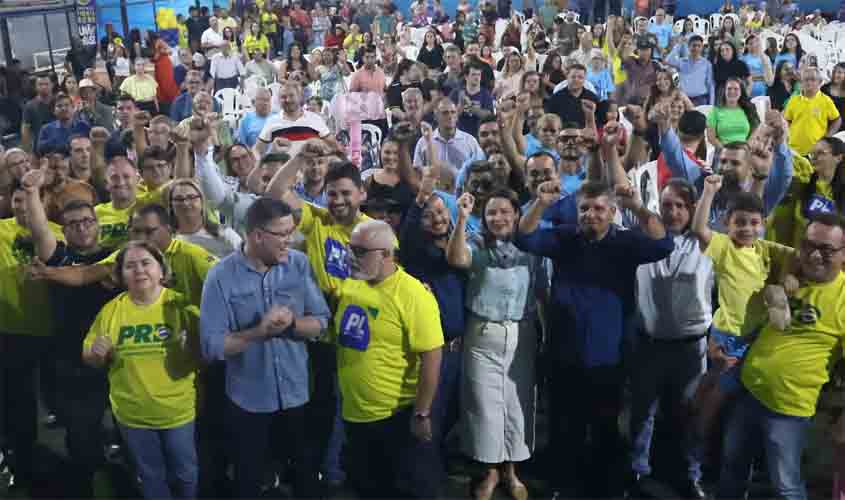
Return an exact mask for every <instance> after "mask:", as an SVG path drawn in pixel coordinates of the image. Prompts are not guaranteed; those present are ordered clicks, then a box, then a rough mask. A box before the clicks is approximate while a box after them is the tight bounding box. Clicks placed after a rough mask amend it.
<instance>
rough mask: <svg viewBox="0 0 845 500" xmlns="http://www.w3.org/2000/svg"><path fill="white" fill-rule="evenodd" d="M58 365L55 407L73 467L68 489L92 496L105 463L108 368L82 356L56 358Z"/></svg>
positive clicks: (71, 493) (70, 492)
mask: <svg viewBox="0 0 845 500" xmlns="http://www.w3.org/2000/svg"><path fill="white" fill-rule="evenodd" d="M80 345H81V344H80ZM80 350H81V349H80ZM55 366H56V375H57V388H58V392H57V399H56V411H57V412H58V416H59V418H60V419H61V421H62V422H63V423H64V424H65V429H66V433H65V445H66V446H67V449H68V454H69V455H70V460H71V467H72V468H73V471H72V473H71V474H67V477H68V478H69V483H68V484H67V485H66V488H67V493H68V496H69V497H73V498H91V497H93V493H94V492H93V487H92V484H91V483H92V481H93V479H94V472H96V470H97V468H98V467H100V466H101V465H102V464H103V463H104V456H103V448H104V445H105V439H104V435H103V414H104V413H105V411H106V406H107V404H108V393H109V388H108V379H107V378H106V371H105V370H100V369H96V368H91V367H89V366H85V365H84V364H83V363H82V359H57V360H56V363H55Z"/></svg>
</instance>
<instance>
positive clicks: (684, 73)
mask: <svg viewBox="0 0 845 500" xmlns="http://www.w3.org/2000/svg"><path fill="white" fill-rule="evenodd" d="M687 53H688V49H687V46H686V45H684V44H679V45H677V46H675V48H674V49H672V52H670V53H669V56H668V57H666V63H667V64H669V65H670V66H674V67H676V68H678V75H680V77H681V90H683V91H684V93H685V94H686V95H688V96H689V97H699V96H702V95H706V96H708V99H709V101H708V102H709V103H711V104H712V103H713V102H714V101H713V99H714V97H715V93H716V85H715V83H714V81H713V65H712V64H710V61H708V60H707V59H705V58H703V57H699V58H698V59H696V60H695V61H693V60H692V59H691V58H690V57H688V56H687Z"/></svg>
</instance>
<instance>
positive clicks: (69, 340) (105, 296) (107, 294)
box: [46, 241, 120, 361]
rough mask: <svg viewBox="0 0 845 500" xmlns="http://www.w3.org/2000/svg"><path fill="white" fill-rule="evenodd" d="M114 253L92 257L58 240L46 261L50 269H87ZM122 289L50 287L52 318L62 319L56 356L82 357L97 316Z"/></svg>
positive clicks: (91, 286)
mask: <svg viewBox="0 0 845 500" xmlns="http://www.w3.org/2000/svg"><path fill="white" fill-rule="evenodd" d="M111 253H112V250H109V249H101V250H99V251H97V252H94V253H92V254H88V255H83V254H80V253H78V252H76V251H75V250H73V249H72V248H70V247H68V246H67V245H66V244H65V242H63V241H59V242H57V244H56V250H55V251H54V252H53V256H52V257H50V260H48V261H47V263H46V264H47V265H48V266H51V267H63V266H87V265H91V264H96V263H97V262H99V261H101V260H103V259H105V258H106V257H108V256H109V255H111ZM119 292H120V290H107V289H106V288H104V287H103V286H102V285H100V284H99V283H94V284H92V285H86V286H82V287H77V286H64V285H60V284H57V283H51V284H50V303H51V306H52V309H53V317H54V318H59V319H60V321H61V322H60V324H59V326H58V327H57V328H56V335H55V337H54V338H55V345H56V355H57V356H59V357H60V358H62V359H66V360H69V361H80V360H81V358H82V341H83V340H84V339H85V335H87V334H88V330H89V329H90V328H91V324H92V323H93V322H94V318H96V317H97V313H99V312H100V309H102V308H103V306H104V305H105V304H106V302H108V301H110V300H111V299H113V298H114V297H115V296H117V294H118V293H119Z"/></svg>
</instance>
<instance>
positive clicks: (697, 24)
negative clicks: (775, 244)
mask: <svg viewBox="0 0 845 500" xmlns="http://www.w3.org/2000/svg"><path fill="white" fill-rule="evenodd" d="M692 26H693V31H694V32H695V34H696V35H699V36H701V37H703V38H704V39H707V38H708V37H709V36H710V21H708V20H706V19H696V20H695V21H693V22H692Z"/></svg>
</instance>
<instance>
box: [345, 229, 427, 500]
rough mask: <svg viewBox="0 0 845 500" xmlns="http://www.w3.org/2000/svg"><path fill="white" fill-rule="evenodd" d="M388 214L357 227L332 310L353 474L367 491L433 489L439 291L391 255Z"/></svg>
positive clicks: (391, 493)
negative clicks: (346, 275)
mask: <svg viewBox="0 0 845 500" xmlns="http://www.w3.org/2000/svg"><path fill="white" fill-rule="evenodd" d="M394 238H395V237H394V235H393V230H392V229H391V228H390V225H388V224H387V223H386V222H383V221H375V220H372V221H366V222H362V223H360V224H358V225H357V226H355V230H354V231H353V232H352V235H351V238H350V241H349V249H350V252H351V253H352V254H353V257H352V266H351V273H352V274H351V278H352V279H347V280H346V281H344V282H343V284H342V285H341V287H340V289H339V290H338V292H337V293H338V296H337V299H338V301H339V302H338V307H337V312H336V313H335V317H334V328H335V333H336V337H337V349H338V350H337V366H338V381H339V383H340V391H341V395H342V401H343V406H342V414H343V420H344V423H345V427H346V436H347V446H348V448H347V449H348V452H349V454H350V460H349V464H350V468H351V470H349V471H347V472H348V473H349V475H350V479H351V483H352V485H353V487H354V488H355V489H356V490H357V493H358V494H359V496H361V498H371V497H372V498H390V497H402V498H404V497H408V496H409V495H410V496H414V497H419V498H437V497H438V496H439V491H440V484H442V481H441V477H440V476H441V473H442V472H441V471H442V468H441V464H440V450H439V447H438V446H437V445H436V444H435V443H434V442H433V441H432V428H431V404H432V401H433V400H434V395H435V392H436V391H437V380H438V377H439V375H440V362H441V355H442V352H441V349H442V346H443V330H442V328H441V326H440V311H439V309H438V307H437V301H436V300H435V298H434V295H432V294H431V292H429V291H428V290H426V289H425V287H424V286H423V284H422V283H420V282H419V281H417V279H416V278H414V277H413V276H411V275H409V274H407V273H406V272H405V271H404V270H403V269H402V268H400V267H399V266H398V265H397V264H396V261H395V244H394V241H395V240H394Z"/></svg>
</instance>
